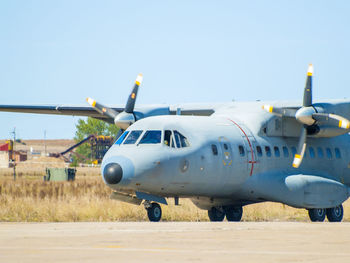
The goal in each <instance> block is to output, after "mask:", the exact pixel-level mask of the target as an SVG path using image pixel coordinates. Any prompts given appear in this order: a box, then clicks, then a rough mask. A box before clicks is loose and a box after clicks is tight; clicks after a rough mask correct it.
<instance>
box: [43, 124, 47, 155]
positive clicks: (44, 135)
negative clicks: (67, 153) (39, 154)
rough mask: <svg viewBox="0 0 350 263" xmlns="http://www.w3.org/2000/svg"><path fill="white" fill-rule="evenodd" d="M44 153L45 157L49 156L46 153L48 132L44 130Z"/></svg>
mask: <svg viewBox="0 0 350 263" xmlns="http://www.w3.org/2000/svg"><path fill="white" fill-rule="evenodd" d="M44 153H45V156H47V153H46V130H44Z"/></svg>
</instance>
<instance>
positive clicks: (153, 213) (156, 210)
mask: <svg viewBox="0 0 350 263" xmlns="http://www.w3.org/2000/svg"><path fill="white" fill-rule="evenodd" d="M147 215H148V219H149V221H151V222H159V220H160V219H161V218H162V208H161V207H160V205H159V204H157V203H152V204H151V206H150V207H148V208H147Z"/></svg>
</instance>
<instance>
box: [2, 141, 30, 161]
mask: <svg viewBox="0 0 350 263" xmlns="http://www.w3.org/2000/svg"><path fill="white" fill-rule="evenodd" d="M27 157H28V156H27V152H25V151H14V150H13V141H7V142H6V143H5V144H3V145H0V168H9V167H11V166H12V163H13V161H15V162H16V163H18V162H24V161H26V160H27Z"/></svg>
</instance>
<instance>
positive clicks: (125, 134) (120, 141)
mask: <svg viewBox="0 0 350 263" xmlns="http://www.w3.org/2000/svg"><path fill="white" fill-rule="evenodd" d="M128 133H129V131H126V132H124V133H123V134H122V135H120V137H119V138H118V140H117V141H116V142H115V144H117V145H120V144H122V142H123V141H124V139H125V137H126V136H127V135H128Z"/></svg>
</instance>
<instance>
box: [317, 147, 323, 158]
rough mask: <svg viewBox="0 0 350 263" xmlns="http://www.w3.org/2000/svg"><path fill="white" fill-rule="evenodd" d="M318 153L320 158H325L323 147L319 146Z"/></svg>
mask: <svg viewBox="0 0 350 263" xmlns="http://www.w3.org/2000/svg"><path fill="white" fill-rule="evenodd" d="M317 155H318V158H323V156H324V154H323V149H322V148H321V147H318V148H317Z"/></svg>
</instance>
